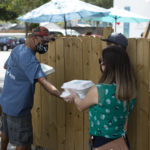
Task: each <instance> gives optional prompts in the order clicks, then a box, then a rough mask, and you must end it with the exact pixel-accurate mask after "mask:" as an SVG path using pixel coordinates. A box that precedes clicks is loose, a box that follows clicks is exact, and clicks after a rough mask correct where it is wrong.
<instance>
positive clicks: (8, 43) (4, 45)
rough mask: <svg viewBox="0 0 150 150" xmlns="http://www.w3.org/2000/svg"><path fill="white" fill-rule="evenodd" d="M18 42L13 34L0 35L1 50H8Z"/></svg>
mask: <svg viewBox="0 0 150 150" xmlns="http://www.w3.org/2000/svg"><path fill="white" fill-rule="evenodd" d="M18 44H19V41H18V39H17V38H16V37H13V36H1V37H0V49H1V50H2V51H8V49H12V48H14V47H15V46H17V45H18Z"/></svg>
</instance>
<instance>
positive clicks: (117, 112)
mask: <svg viewBox="0 0 150 150" xmlns="http://www.w3.org/2000/svg"><path fill="white" fill-rule="evenodd" d="M99 64H100V70H101V71H102V76H101V78H100V81H99V83H98V84H97V85H96V86H93V87H91V89H90V90H89V92H88V94H87V96H86V97H85V99H83V100H80V99H79V97H78V95H77V94H76V93H74V92H73V91H72V90H70V93H71V97H72V102H74V104H75V105H76V107H77V109H78V110H80V111H84V110H86V109H88V108H89V120H90V129H89V134H90V135H91V136H92V139H93V142H94V143H93V147H94V148H95V149H96V148H98V147H100V146H102V145H104V144H106V143H108V142H110V141H113V140H115V139H117V138H119V137H122V136H124V135H125V132H126V131H125V128H124V127H125V122H126V117H127V116H128V114H129V113H130V112H131V110H132V109H133V106H134V104H135V100H136V99H135V97H136V81H135V77H134V74H133V70H132V67H131V63H130V60H129V57H128V54H127V53H126V51H124V50H123V49H122V48H121V47H118V46H109V47H106V48H105V49H104V50H103V51H102V57H101V58H100V59H99ZM68 101H69V102H70V101H71V99H69V98H68Z"/></svg>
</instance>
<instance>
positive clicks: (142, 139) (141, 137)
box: [137, 39, 149, 150]
mask: <svg viewBox="0 0 150 150" xmlns="http://www.w3.org/2000/svg"><path fill="white" fill-rule="evenodd" d="M148 59H149V49H148V47H147V40H145V39H139V40H138V42H137V77H138V94H137V116H138V120H137V150H142V149H145V150H146V149H148V113H149V97H148V84H147V83H146V82H147V80H148V77H149V76H148V69H149V63H148Z"/></svg>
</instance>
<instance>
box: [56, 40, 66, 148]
mask: <svg viewBox="0 0 150 150" xmlns="http://www.w3.org/2000/svg"><path fill="white" fill-rule="evenodd" d="M55 67H56V68H55V70H56V85H57V88H58V89H59V90H60V91H62V89H61V88H60V87H61V85H62V84H63V83H64V44H63V38H59V39H57V40H56V66H55ZM65 113H66V104H65V102H64V101H63V100H60V99H57V143H56V145H57V150H65V137H66V133H65V132H66V124H65V120H66V114H65Z"/></svg>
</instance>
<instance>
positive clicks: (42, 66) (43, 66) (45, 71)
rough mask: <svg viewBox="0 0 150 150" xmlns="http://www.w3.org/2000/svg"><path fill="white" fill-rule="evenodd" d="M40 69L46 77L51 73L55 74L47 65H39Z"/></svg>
mask: <svg viewBox="0 0 150 150" xmlns="http://www.w3.org/2000/svg"><path fill="white" fill-rule="evenodd" d="M41 68H42V71H43V72H44V73H45V74H46V75H49V74H51V73H53V72H55V69H54V68H53V67H51V66H49V65H46V64H43V63H41Z"/></svg>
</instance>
